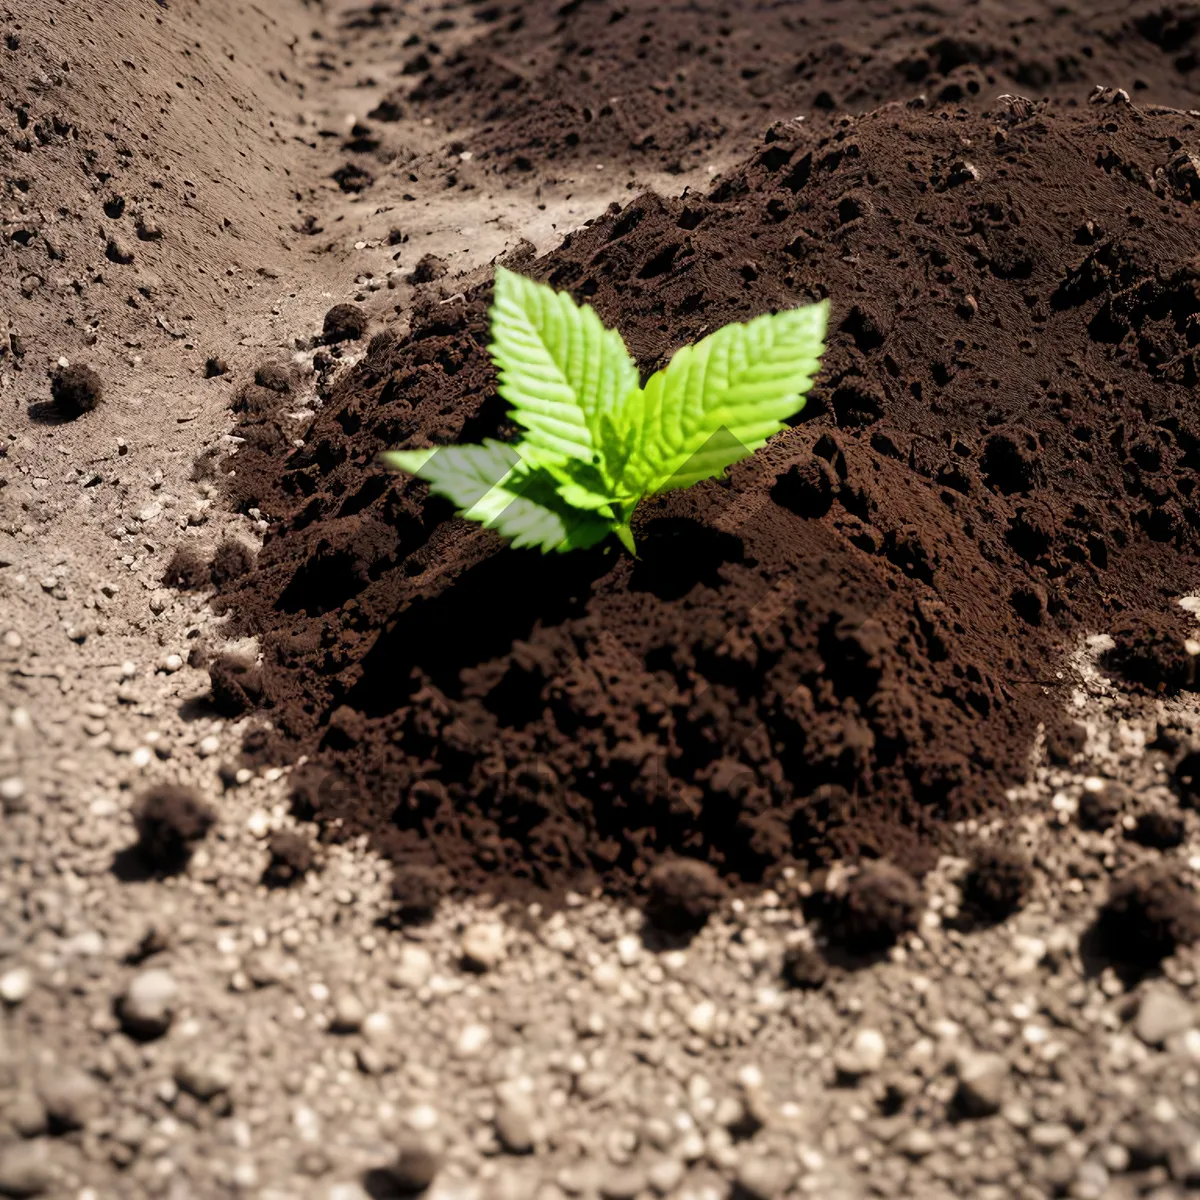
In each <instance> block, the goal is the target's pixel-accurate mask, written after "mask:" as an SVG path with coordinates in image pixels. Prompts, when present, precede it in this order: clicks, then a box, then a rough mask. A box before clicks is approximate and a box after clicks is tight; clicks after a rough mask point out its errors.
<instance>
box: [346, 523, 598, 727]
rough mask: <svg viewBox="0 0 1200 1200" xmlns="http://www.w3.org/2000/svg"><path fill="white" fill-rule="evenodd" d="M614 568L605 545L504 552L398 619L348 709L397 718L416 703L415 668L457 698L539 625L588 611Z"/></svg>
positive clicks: (374, 651) (370, 659)
mask: <svg viewBox="0 0 1200 1200" xmlns="http://www.w3.org/2000/svg"><path fill="white" fill-rule="evenodd" d="M614 561H615V560H614V558H613V555H612V553H611V552H610V551H609V550H606V549H605V548H604V547H600V546H597V547H595V548H594V549H591V550H587V551H576V552H574V553H572V554H566V555H558V554H547V555H542V554H539V553H537V552H535V551H527V550H512V549H508V548H505V549H503V550H501V551H499V552H498V553H496V554H494V555H492V556H491V557H489V558H487V559H485V560H484V561H483V562H481V563H478V564H476V565H475V566H473V567H470V568H469V569H468V570H466V571H464V572H463V573H462V574H461V575H460V576H458V577H457V578H456V579H454V580H453V581H452V582H450V583H448V584H447V586H446V587H445V588H444V589H443V590H442V591H440V592H438V593H437V594H435V595H432V596H422V597H419V598H418V599H416V600H415V601H413V602H412V603H411V604H410V605H409V607H408V608H406V609H404V610H403V611H401V612H400V613H399V614H397V616H395V617H394V618H393V619H392V621H391V622H390V623H389V625H388V626H387V628H386V629H385V630H384V632H383V633H382V634H381V635H380V636H379V638H378V640H377V641H376V642H375V644H374V646H373V647H372V648H371V650H370V651H369V652H368V653H367V655H366V656H365V657H364V658H363V660H362V676H361V678H360V680H359V682H358V683H357V684H356V685H355V687H354V688H353V689H352V690H351V691H350V692H349V694H348V695H347V697H346V700H345V703H346V704H348V705H350V706H351V707H353V708H355V709H357V710H358V711H359V712H362V713H364V714H365V715H366V716H368V717H377V716H384V715H386V714H387V713H390V712H393V711H395V709H396V708H398V707H399V706H400V705H402V704H404V703H405V701H406V700H407V698H408V693H409V690H410V689H411V686H412V684H411V680H410V676H411V673H412V670H413V668H414V667H420V668H421V670H422V671H423V672H424V673H425V674H427V675H428V676H429V677H430V679H431V680H432V682H433V683H434V684H435V685H436V686H437V687H438V688H440V689H441V690H442V691H444V692H445V693H446V694H447V695H449V696H457V695H458V694H460V692H461V688H462V683H461V680H460V678H459V674H460V672H461V671H462V670H463V669H464V668H466V667H471V666H475V665H476V664H478V663H483V662H488V661H490V660H491V659H494V658H499V657H501V656H502V655H504V654H506V653H508V652H509V650H510V649H511V647H512V644H513V642H515V641H520V640H523V639H526V638H528V637H529V636H530V634H532V632H533V630H534V628H535V627H536V626H538V625H541V626H544V627H545V626H555V625H560V624H562V623H563V622H564V621H567V620H569V619H570V618H571V617H573V616H577V615H578V614H580V613H581V612H583V610H584V609H585V608H586V606H587V602H588V599H589V597H590V595H591V592H592V587H593V585H594V583H595V582H596V580H598V579H599V578H600V577H602V576H603V575H605V574H606V573H607V572H608V571H610V570H611V569H612V565H613V562H614Z"/></svg>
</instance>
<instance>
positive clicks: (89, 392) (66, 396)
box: [50, 363, 104, 419]
mask: <svg viewBox="0 0 1200 1200" xmlns="http://www.w3.org/2000/svg"><path fill="white" fill-rule="evenodd" d="M50 395H51V396H52V397H53V398H54V403H55V405H56V407H57V408H58V411H59V412H60V413H61V414H62V415H63V416H64V417H67V418H70V419H74V418H75V417H78V416H82V415H83V413H85V412H91V411H92V409H94V408H95V407H96V405H97V404H99V403H100V401H101V399H102V398H103V395H104V386H103V384H101V382H100V376H99V375H97V374H96V372H95V371H93V370H92V368H91V367H85V366H84V365H83V364H82V363H75V364H73V365H71V366H69V367H59V368H58V370H56V371H55V372H54V374H53V375H52V376H51V377H50Z"/></svg>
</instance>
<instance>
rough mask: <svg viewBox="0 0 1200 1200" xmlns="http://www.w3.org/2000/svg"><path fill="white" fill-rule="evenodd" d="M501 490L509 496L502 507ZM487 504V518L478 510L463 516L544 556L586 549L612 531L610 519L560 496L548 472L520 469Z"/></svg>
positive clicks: (517, 544) (517, 545)
mask: <svg viewBox="0 0 1200 1200" xmlns="http://www.w3.org/2000/svg"><path fill="white" fill-rule="evenodd" d="M501 491H503V492H505V493H507V495H506V497H505V503H504V504H503V507H500V500H501V496H500V495H499V493H500V492H501ZM488 502H489V504H488V512H487V514H486V519H484V518H483V515H482V510H481V509H479V508H478V507H477V508H476V509H475V510H473V511H472V512H469V513H463V514H462V515H463V516H465V517H468V518H470V519H472V520H480V519H483V523H484V524H485V525H486V526H487V527H488V528H489V529H494V530H495V531H496V532H497V533H498V534H500V535H501V537H506V538H508V539H509V541H511V542H512V544H513V545H514V546H516V547H521V546H535V547H537V548H538V549H540V550H541V551H542V553H543V554H547V553H549V552H550V551H551V550H555V551H558V552H559V553H560V554H561V553H565V552H566V551H568V550H584V549H586V548H587V547H588V546H594V545H596V543H597V542H600V541H603V540H604V538H606V537H607V536H608V535H609V533H611V532H612V529H613V522H612V521H611V520H608V519H606V518H604V517H603V516H600V515H599V514H598V513H594V512H587V511H584V510H582V509H579V508H574V507H572V506H571V505H570V504H568V503H566V501H564V500H563V498H562V497H561V496H560V495H559V494H558V491H557V489H556V481H555V479H554V478H553V477H552V476H551V475H550V474H549V473H547V472H545V471H540V470H539V471H531V472H527V471H526V470H525V469H524V468H520V469H518V471H517V472H515V473H514V476H513V477H512V478H511V479H510V480H509V481H508V483H506V485H505V486H504V488H503V489H497V490H496V491H495V492H493V493H491V494H489V496H488Z"/></svg>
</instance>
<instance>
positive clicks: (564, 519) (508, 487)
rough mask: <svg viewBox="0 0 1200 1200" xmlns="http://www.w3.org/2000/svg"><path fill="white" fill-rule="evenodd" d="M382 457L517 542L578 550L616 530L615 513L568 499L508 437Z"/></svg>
mask: <svg viewBox="0 0 1200 1200" xmlns="http://www.w3.org/2000/svg"><path fill="white" fill-rule="evenodd" d="M379 459H380V462H382V463H383V465H384V466H387V467H391V468H393V469H396V470H401V471H408V472H410V473H411V474H414V475H418V476H419V477H420V478H422V479H424V480H425V481H426V482H427V483H428V484H429V490H430V491H431V492H434V493H436V494H437V495H439V496H445V497H446V498H447V499H448V500H450V501H451V502H452V503H454V504H455V505H456V506H457V508H458V510H459V511H458V515H459V516H460V517H463V518H464V519H466V520H468V521H478V522H479V523H480V524H481V525H484V526H485V527H487V528H488V529H494V530H495V531H496V532H497V533H499V534H500V535H501V536H502V537H506V538H508V539H509V540H510V541H511V542H512V544H513V545H514V546H517V547H521V546H536V547H538V548H539V549H541V551H542V552H543V553H546V552H548V551H550V550H558V551H565V550H576V549H581V548H584V547H587V546H593V545H595V544H596V543H597V542H599V541H600V540H601V539H603V538H604V537H605V536H607V534H608V533H609V532H611V530H612V521H611V520H610V519H608V518H607V517H606V516H605V515H602V514H597V513H595V512H592V511H583V509H582V506H572V505H571V504H570V503H568V502H567V501H565V500H564V499H563V498H562V497H561V496H560V495H559V494H558V491H557V481H556V480H555V478H554V476H552V475H551V474H550V473H549V472H548V471H545V470H544V469H542V468H540V467H539V468H531V467H530V466H529V465H528V464H527V463H526V462H524V461H523V460H522V458H521V456H520V454H519V453H518V447H516V446H510V445H508V444H506V443H504V442H496V441H487V442H485V443H484V444H483V445H481V446H435V447H433V448H432V449H429V450H389V451H385V452H384V453H383V454H381V455H380V456H379Z"/></svg>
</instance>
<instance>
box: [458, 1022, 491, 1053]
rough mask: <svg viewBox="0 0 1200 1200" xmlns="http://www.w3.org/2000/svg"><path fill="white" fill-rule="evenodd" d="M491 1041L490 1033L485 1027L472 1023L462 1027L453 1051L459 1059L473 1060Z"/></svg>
mask: <svg viewBox="0 0 1200 1200" xmlns="http://www.w3.org/2000/svg"><path fill="white" fill-rule="evenodd" d="M491 1040H492V1033H491V1030H490V1029H488V1027H487V1026H486V1025H480V1024H478V1023H473V1024H470V1025H465V1026H464V1027H463V1031H462V1033H460V1034H459V1035H458V1041H457V1042H456V1043H455V1047H454V1049H455V1052H456V1053H457V1054H458V1057H459V1058H474V1057H475V1055H476V1054H478V1053H479V1052H480V1051H481V1050H483V1048H484V1047H485V1046H486V1045H487V1044H488V1042H490V1041H491Z"/></svg>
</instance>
